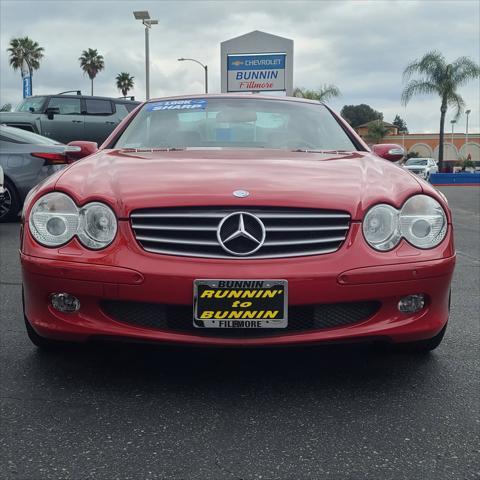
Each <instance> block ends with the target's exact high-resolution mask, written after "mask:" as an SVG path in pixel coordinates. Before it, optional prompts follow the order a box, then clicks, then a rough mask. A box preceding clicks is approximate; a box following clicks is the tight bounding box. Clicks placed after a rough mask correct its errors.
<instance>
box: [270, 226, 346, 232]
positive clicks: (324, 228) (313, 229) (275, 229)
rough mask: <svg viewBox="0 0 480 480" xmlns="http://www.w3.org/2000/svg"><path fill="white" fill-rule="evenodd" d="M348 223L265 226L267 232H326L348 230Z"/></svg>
mask: <svg viewBox="0 0 480 480" xmlns="http://www.w3.org/2000/svg"><path fill="white" fill-rule="evenodd" d="M349 228H350V227H349V225H335V226H331V227H328V226H322V227H313V226H312V227H268V226H265V229H266V230H267V232H328V231H330V230H332V231H334V230H335V231H337V230H348V229H349Z"/></svg>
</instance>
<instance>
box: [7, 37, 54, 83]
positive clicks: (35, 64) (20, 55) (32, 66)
mask: <svg viewBox="0 0 480 480" xmlns="http://www.w3.org/2000/svg"><path fill="white" fill-rule="evenodd" d="M44 51H45V49H44V48H43V47H41V46H40V45H39V44H38V43H37V42H34V41H33V40H32V39H31V38H29V37H23V38H12V39H11V40H10V46H9V47H8V48H7V52H8V53H9V54H10V58H9V61H10V66H11V67H12V68H13V69H14V70H20V72H21V69H22V65H23V62H25V63H26V65H27V68H28V71H29V74H30V76H32V75H33V71H34V70H38V69H39V68H40V60H42V58H43V52H44Z"/></svg>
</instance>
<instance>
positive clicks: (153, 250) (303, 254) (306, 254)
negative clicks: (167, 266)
mask: <svg viewBox="0 0 480 480" xmlns="http://www.w3.org/2000/svg"><path fill="white" fill-rule="evenodd" d="M143 248H144V250H145V251H147V252H150V253H160V254H163V255H174V256H180V257H196V258H203V259H205V260H207V259H209V258H220V259H225V260H262V259H268V258H291V257H309V256H312V255H321V254H325V253H333V252H336V251H337V250H338V247H335V248H324V249H320V250H310V251H303V252H296V253H284V254H280V255H278V254H272V255H268V254H266V255H255V254H254V255H249V256H248V257H236V256H234V255H217V254H211V255H210V254H209V255H208V256H206V255H205V254H198V255H197V254H194V253H186V252H179V251H176V250H161V249H157V248H145V247H143Z"/></svg>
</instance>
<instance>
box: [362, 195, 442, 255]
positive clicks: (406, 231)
mask: <svg viewBox="0 0 480 480" xmlns="http://www.w3.org/2000/svg"><path fill="white" fill-rule="evenodd" d="M446 233H447V217H446V215H445V212H444V210H443V208H442V206H441V205H440V204H439V203H438V202H437V201H436V200H435V199H433V198H432V197H429V196H427V195H415V196H413V197H411V198H409V199H408V200H407V201H406V202H405V203H404V205H403V207H402V209H401V210H400V211H398V210H397V209H395V208H393V207H392V206H390V205H385V204H380V205H375V206H374V207H372V208H371V209H370V210H369V211H368V212H367V214H366V215H365V219H364V221H363V234H364V236H365V239H366V241H367V242H368V244H369V245H370V246H371V247H373V248H375V249H376V250H380V251H386V250H391V249H392V248H394V247H396V246H397V245H398V243H399V242H400V240H401V238H402V237H403V238H405V240H407V241H408V242H410V243H411V244H412V245H414V246H415V247H418V248H432V247H436V246H437V245H438V244H439V243H440V242H441V241H442V240H443V239H444V238H445V235H446Z"/></svg>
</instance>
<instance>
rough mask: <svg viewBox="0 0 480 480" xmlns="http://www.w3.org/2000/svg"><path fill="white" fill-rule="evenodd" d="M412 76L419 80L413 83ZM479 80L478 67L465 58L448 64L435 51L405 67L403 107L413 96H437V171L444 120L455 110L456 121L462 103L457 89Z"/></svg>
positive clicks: (441, 151)
mask: <svg viewBox="0 0 480 480" xmlns="http://www.w3.org/2000/svg"><path fill="white" fill-rule="evenodd" d="M414 75H417V76H418V78H415V79H412V77H413V76H414ZM479 76H480V67H479V65H478V64H476V63H475V62H474V61H473V60H471V59H470V58H468V57H459V58H457V59H456V60H454V61H453V62H452V63H447V61H446V60H445V57H444V56H443V55H442V54H441V53H440V52H438V51H436V50H432V51H431V52H427V53H426V54H425V55H424V56H423V57H422V58H420V59H418V60H414V61H413V62H412V63H410V64H409V65H407V67H406V68H405V70H404V72H403V80H404V82H406V85H405V88H404V90H403V92H402V103H403V104H404V105H407V103H408V102H409V101H410V100H411V99H412V98H413V97H414V96H415V95H431V94H436V95H438V96H439V97H440V99H441V105H440V138H439V144H438V168H439V170H440V171H442V167H443V143H444V136H445V116H446V114H447V109H448V107H452V108H454V109H455V119H458V117H459V116H460V115H461V113H462V111H463V109H464V108H465V102H464V100H463V98H462V97H461V95H460V94H459V93H458V91H457V90H458V88H459V87H461V86H462V85H465V84H466V83H467V82H468V81H470V80H474V79H476V78H478V77H479Z"/></svg>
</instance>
